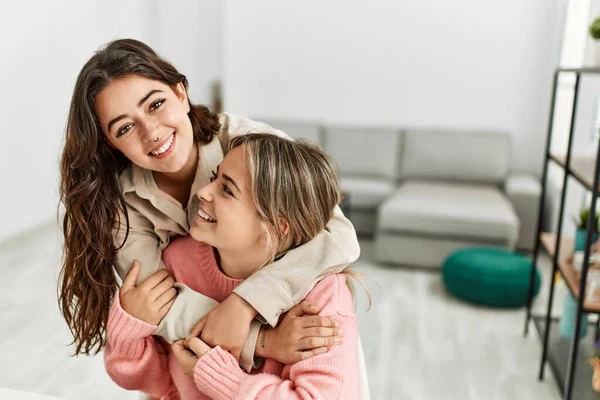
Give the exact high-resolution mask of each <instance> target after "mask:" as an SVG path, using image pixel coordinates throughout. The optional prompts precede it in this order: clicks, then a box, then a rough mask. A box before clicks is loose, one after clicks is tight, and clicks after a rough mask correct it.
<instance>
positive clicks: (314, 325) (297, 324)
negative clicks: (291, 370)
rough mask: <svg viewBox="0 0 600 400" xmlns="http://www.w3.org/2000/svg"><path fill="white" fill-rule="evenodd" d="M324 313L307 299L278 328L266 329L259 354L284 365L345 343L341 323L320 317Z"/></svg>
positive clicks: (260, 339) (258, 350)
mask: <svg viewBox="0 0 600 400" xmlns="http://www.w3.org/2000/svg"><path fill="white" fill-rule="evenodd" d="M320 311H321V310H320V309H319V308H318V307H316V306H314V305H312V304H310V303H309V302H308V301H306V300H304V301H303V302H301V303H300V304H298V305H297V306H295V307H294V308H292V309H291V310H290V311H288V312H287V314H285V316H284V317H283V320H282V321H281V322H280V323H279V325H277V327H276V328H271V327H270V326H263V327H262V328H261V330H260V333H259V336H258V341H257V343H256V352H255V354H256V355H257V356H259V357H263V358H272V359H274V360H276V361H279V362H280V363H282V364H294V363H296V362H299V361H302V360H306V359H307V358H310V357H314V356H316V355H319V354H323V353H325V352H327V350H328V348H330V347H332V346H336V345H339V344H341V343H342V337H343V335H344V334H343V332H342V330H341V329H340V326H339V324H338V322H337V321H335V320H334V319H332V318H329V317H323V316H319V315H316V314H318V313H319V312H320Z"/></svg>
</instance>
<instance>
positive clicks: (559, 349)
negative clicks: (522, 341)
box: [533, 317, 600, 400]
mask: <svg viewBox="0 0 600 400" xmlns="http://www.w3.org/2000/svg"><path fill="white" fill-rule="evenodd" d="M533 322H534V324H535V328H536V331H537V332H538V334H539V336H540V338H543V337H544V327H545V318H544V317H533ZM550 324H551V325H550V330H551V331H552V335H551V337H552V339H551V340H550V343H548V363H549V364H550V369H551V370H552V373H553V374H554V379H556V383H557V384H558V387H559V389H560V391H561V392H564V390H565V376H567V368H566V367H567V364H568V360H569V348H570V344H571V341H570V340H568V339H565V338H564V337H562V336H560V332H559V321H558V320H551V321H550ZM592 326H593V324H590V328H591V327H592ZM579 354H580V355H581V357H580V358H579V361H578V362H577V372H576V374H575V385H574V389H573V398H574V399H577V400H600V393H596V392H594V390H593V389H592V386H591V382H592V375H593V370H592V367H591V366H590V364H589V363H588V359H589V358H590V357H592V356H593V354H594V340H593V339H592V335H588V336H587V337H585V338H584V339H582V340H581V341H580V342H579Z"/></svg>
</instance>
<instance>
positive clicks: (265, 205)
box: [229, 133, 371, 304]
mask: <svg viewBox="0 0 600 400" xmlns="http://www.w3.org/2000/svg"><path fill="white" fill-rule="evenodd" d="M238 146H243V148H244V152H245V158H246V163H247V165H248V169H249V171H250V187H251V194H252V198H253V200H254V204H255V206H256V209H257V211H258V214H259V216H260V218H261V220H262V224H263V228H264V232H265V234H266V240H267V245H268V246H269V250H270V252H269V256H268V257H267V259H266V260H265V262H264V264H263V266H264V265H267V264H270V263H272V262H273V261H274V260H275V259H276V258H278V257H280V256H282V255H283V254H285V252H287V251H288V250H290V249H293V248H295V247H298V246H301V245H302V244H304V243H306V242H308V241H310V240H311V239H313V238H314V237H315V236H317V234H318V233H319V232H321V231H323V230H324V229H325V227H326V226H327V223H328V222H329V220H330V219H331V217H332V216H333V211H334V209H335V207H336V206H337V205H338V204H339V203H340V201H341V193H340V175H339V172H338V168H337V166H336V165H335V163H334V161H333V160H332V159H331V158H330V157H329V156H328V155H327V154H325V152H324V151H323V150H322V149H321V148H320V147H319V146H318V145H316V144H314V143H313V142H310V141H308V140H298V141H292V140H289V139H285V138H282V137H279V136H276V135H272V134H263V133H256V134H248V135H242V136H238V137H236V138H234V139H232V141H231V143H230V147H229V149H230V150H232V149H234V148H236V147H238ZM280 218H284V219H285V220H286V221H287V222H288V224H289V231H288V232H287V234H284V233H283V232H282V230H281V228H280ZM343 272H344V273H346V274H347V275H350V276H352V277H354V278H357V277H364V275H362V274H360V273H358V272H356V271H352V270H349V269H348V268H346V269H345V270H344V271H343ZM347 282H348V286H349V288H350V291H351V292H352V294H353V295H354V292H355V291H354V288H353V286H352V284H351V282H350V281H349V280H347ZM361 284H362V283H361ZM363 287H364V285H363ZM367 295H368V291H367ZM370 303H371V298H370V296H369V304H370Z"/></svg>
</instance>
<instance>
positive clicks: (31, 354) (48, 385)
mask: <svg viewBox="0 0 600 400" xmlns="http://www.w3.org/2000/svg"><path fill="white" fill-rule="evenodd" d="M362 248H363V254H362V256H361V258H360V260H359V261H358V262H357V263H356V264H355V266H354V268H355V269H356V270H358V271H360V272H363V273H366V274H367V275H368V276H369V278H370V279H371V280H372V281H373V282H376V283H377V284H378V285H379V287H378V286H376V285H375V284H374V283H369V282H367V286H368V288H369V291H370V293H371V296H372V298H373V306H372V308H371V310H370V311H368V312H367V311H366V296H365V294H364V291H362V289H361V288H360V286H358V285H357V292H358V309H357V313H358V316H359V321H360V323H361V328H360V333H361V338H362V343H363V347H364V351H365V356H366V359H367V369H368V374H369V379H370V388H371V398H372V399H374V400H379V399H381V400H384V399H385V400H387V399H418V400H420V399H423V400H429V399H436V400H439V399H460V400H468V399H473V400H479V399H485V400H495V399H497V400H500V399H507V400H508V399H510V400H517V399H526V400H531V399H548V400H554V399H557V400H558V399H559V398H560V396H559V395H558V390H557V388H556V385H555V383H554V380H553V378H552V374H551V373H550V371H547V373H546V380H545V381H543V382H539V381H538V380H537V371H538V365H539V358H540V342H539V340H538V338H537V336H536V333H535V331H533V330H532V331H531V332H530V335H529V336H528V337H526V338H524V337H523V335H522V329H523V322H524V311H523V310H509V311H499V310H491V309H487V308H480V307H474V306H471V305H468V304H464V303H462V302H459V301H457V300H455V299H453V298H451V297H449V296H448V295H447V294H446V293H445V292H444V290H443V287H442V286H441V284H440V279H439V274H438V273H431V272H424V271H419V270H410V269H400V268H394V267H388V266H380V265H377V264H375V263H373V262H371V261H370V260H372V243H371V242H369V241H362ZM59 260H60V239H59V234H58V232H57V230H55V229H54V228H48V227H46V228H44V229H40V230H39V231H38V233H37V234H36V235H28V236H27V237H25V238H16V239H15V240H13V241H12V242H8V243H6V242H5V243H3V244H0V280H1V282H2V283H3V289H2V290H1V291H0V310H1V313H0V315H1V320H0V321H1V322H0V354H1V356H0V387H8V388H12V389H19V390H26V391H32V392H38V393H46V394H52V395H57V396H64V397H67V398H72V399H102V400H105V399H137V398H139V396H138V395H137V394H135V393H132V392H127V391H125V390H122V389H120V388H118V387H117V386H116V385H115V384H113V383H112V381H111V380H110V379H109V378H108V376H107V375H106V373H105V372H104V368H103V361H102V355H101V354H100V355H98V356H95V357H77V358H75V357H69V354H70V353H71V352H72V349H71V348H69V347H68V346H67V345H68V344H69V341H70V335H69V331H68V329H67V327H66V324H65V323H64V320H63V319H62V317H61V315H60V313H59V310H58V306H57V301H56V298H57V296H56V279H57V276H58V270H59V267H58V266H59ZM544 265H545V266H546V267H545V268H543V270H544V271H543V272H545V275H546V276H545V277H544V282H547V279H548V276H547V275H548V272H547V270H548V262H547V260H546V261H545V263H544ZM546 287H547V285H544V288H546ZM563 294H564V287H560V286H559V289H558V294H557V296H558V299H557V300H556V301H555V304H559V305H560V297H561V296H562V295H563ZM544 297H545V293H542V294H541V295H540V296H539V298H538V299H537V300H536V306H535V308H536V310H537V312H538V313H541V310H542V306H543V304H542V302H543V299H544Z"/></svg>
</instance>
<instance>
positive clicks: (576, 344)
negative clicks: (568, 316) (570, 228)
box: [525, 68, 600, 400]
mask: <svg viewBox="0 0 600 400" xmlns="http://www.w3.org/2000/svg"><path fill="white" fill-rule="evenodd" d="M563 73H573V74H575V93H574V96H573V108H572V110H573V111H572V114H571V120H570V125H569V139H568V143H567V152H566V154H564V155H559V154H551V153H550V144H551V140H552V123H553V120H554V108H555V105H556V92H557V85H558V80H559V76H560V75H561V74H563ZM585 74H598V75H600V68H559V69H557V70H556V71H555V73H554V82H553V91H552V100H551V105H550V116H549V123H548V133H547V139H546V152H545V160H544V168H543V172H542V194H541V196H540V206H539V215H538V224H537V231H536V243H535V248H534V252H533V262H532V264H531V274H530V279H529V297H528V303H527V313H526V320H525V334H527V333H528V328H529V324H530V322H531V320H532V315H531V302H532V299H533V288H534V277H535V269H536V268H537V262H538V255H539V252H540V250H541V247H543V248H544V249H545V250H546V251H547V252H548V254H549V255H550V257H551V258H552V260H553V262H552V275H551V276H552V277H554V276H555V274H556V273H557V272H559V273H560V274H561V275H562V277H563V278H564V280H565V282H566V283H567V286H568V288H569V291H570V292H571V294H572V295H573V296H574V297H575V298H576V299H577V313H576V320H575V324H574V325H575V327H574V330H573V332H574V333H573V335H572V337H573V339H571V340H570V341H568V340H566V339H563V338H560V337H558V338H557V337H556V336H557V334H558V328H557V324H558V322H557V321H555V320H552V318H551V315H550V312H551V309H552V301H553V299H554V279H550V282H549V286H550V293H549V296H548V304H547V308H546V314H545V316H544V317H536V318H534V325H535V327H536V329H537V331H538V333H539V334H540V338H541V340H542V358H541V361H540V372H539V379H540V380H542V379H544V366H545V364H546V361H549V362H550V367H551V368H552V370H553V372H554V375H555V378H556V381H557V383H558V386H559V388H560V390H561V392H562V395H563V399H565V400H571V399H573V398H574V399H577V400H585V399H600V395H598V394H597V393H595V392H594V391H593V390H592V387H591V371H589V367H588V369H587V370H586V369H585V367H584V363H586V364H587V358H588V357H590V356H591V354H592V351H593V342H592V343H591V344H590V343H589V339H588V341H582V342H580V341H579V340H578V335H577V334H575V333H576V332H579V329H580V325H581V314H582V313H584V312H587V313H596V314H600V301H584V300H585V293H586V288H587V271H588V269H589V262H588V260H589V256H590V254H589V253H590V247H591V244H592V230H593V226H592V225H593V224H592V223H591V221H594V217H595V214H596V207H595V205H596V200H597V198H598V194H599V193H598V183H599V178H600V177H599V173H600V145H598V146H597V149H596V157H595V158H593V157H591V156H578V155H573V154H571V151H572V145H573V135H574V125H575V118H576V114H577V100H578V97H579V84H580V78H581V76H582V75H585ZM551 162H552V163H555V164H556V165H557V166H558V167H560V168H562V169H563V170H564V172H565V173H564V177H563V181H562V189H561V196H560V202H559V211H558V224H557V230H556V232H554V233H542V232H541V230H542V220H543V216H544V205H545V204H544V203H545V202H544V199H545V197H546V189H547V182H546V181H547V178H548V166H549V164H550V163H551ZM569 177H572V178H574V179H575V181H577V182H579V183H580V184H581V185H582V186H583V187H584V188H586V189H587V190H589V191H591V192H592V203H591V210H590V223H589V224H588V229H587V238H586V249H587V250H586V252H585V254H584V263H583V266H582V269H581V273H578V272H577V271H575V269H574V268H573V266H572V265H571V264H570V263H569V262H568V261H567V258H568V256H569V255H570V254H571V253H572V251H573V240H572V239H569V238H565V237H563V235H562V232H563V229H562V228H563V226H562V223H563V217H564V211H565V199H566V193H567V187H568V182H569V179H568V178H569ZM580 294H581V295H580ZM598 328H599V326H598V325H596V338H597V337H598V334H599V332H600V330H599V329H598ZM551 333H552V334H553V336H554V339H553V340H552V341H551V340H550V334H551ZM567 349H568V352H567ZM580 353H581V355H583V357H584V358H583V359H582V360H579V361H578V356H579V355H580ZM565 364H566V365H565ZM577 369H579V372H577ZM587 372H590V373H589V374H587ZM588 375H589V376H588ZM576 386H577V387H576ZM573 396H575V397H573Z"/></svg>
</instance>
